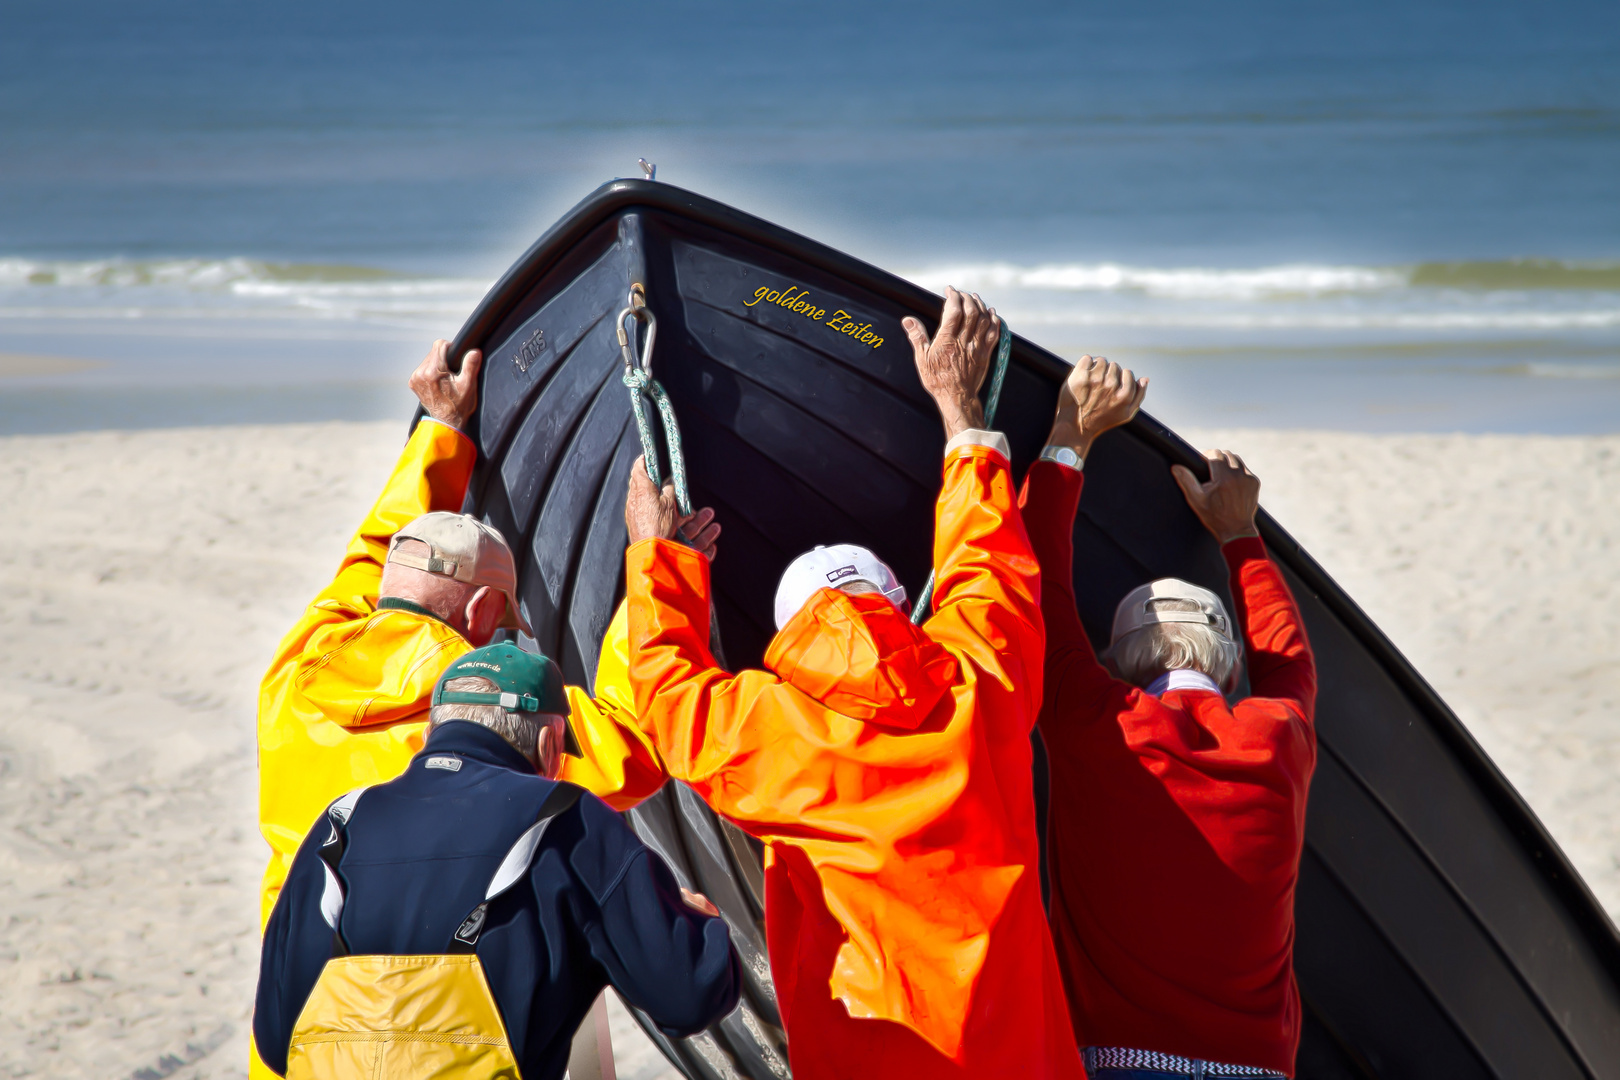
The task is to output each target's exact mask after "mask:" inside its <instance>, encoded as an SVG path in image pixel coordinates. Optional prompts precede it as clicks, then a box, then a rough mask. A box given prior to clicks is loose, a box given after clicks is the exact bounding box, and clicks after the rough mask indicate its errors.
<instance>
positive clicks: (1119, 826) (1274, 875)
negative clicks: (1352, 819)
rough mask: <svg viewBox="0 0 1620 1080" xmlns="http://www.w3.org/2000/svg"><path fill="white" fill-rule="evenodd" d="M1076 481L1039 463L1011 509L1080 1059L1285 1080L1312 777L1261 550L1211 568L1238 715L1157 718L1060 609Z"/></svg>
mask: <svg viewBox="0 0 1620 1080" xmlns="http://www.w3.org/2000/svg"><path fill="white" fill-rule="evenodd" d="M1082 483H1083V477H1082V476H1081V474H1080V473H1078V472H1076V471H1074V470H1073V469H1068V468H1065V467H1063V466H1061V465H1056V464H1053V463H1051V462H1044V461H1043V462H1038V463H1036V464H1035V465H1034V466H1033V467H1031V469H1030V470H1029V476H1028V478H1027V479H1026V481H1025V484H1024V492H1023V496H1022V499H1021V503H1022V505H1023V508H1024V524H1025V527H1026V528H1027V529H1028V531H1029V537H1030V540H1031V542H1032V543H1033V545H1034V548H1035V553H1036V556H1037V558H1038V559H1039V560H1040V564H1041V609H1042V615H1043V616H1044V617H1045V620H1046V690H1045V702H1044V706H1043V708H1042V711H1041V719H1040V730H1041V735H1042V737H1043V738H1044V739H1045V741H1046V749H1047V755H1048V758H1049V760H1050V762H1051V772H1052V785H1051V792H1052V794H1051V803H1050V809H1049V811H1048V818H1047V833H1046V835H1047V842H1048V856H1047V857H1048V868H1049V871H1050V876H1051V923H1052V936H1053V938H1054V940H1055V942H1056V945H1057V952H1058V962H1059V964H1060V965H1061V967H1062V969H1063V979H1064V986H1065V989H1066V990H1067V992H1068V998H1069V1010H1070V1012H1071V1014H1072V1016H1073V1019H1074V1031H1075V1037H1076V1038H1077V1040H1078V1041H1079V1043H1080V1045H1081V1046H1124V1047H1132V1048H1135V1049H1139V1050H1158V1051H1161V1052H1165V1053H1172V1054H1182V1055H1185V1056H1187V1057H1193V1058H1202V1059H1205V1060H1208V1061H1218V1062H1224V1063H1227V1064H1235V1065H1249V1066H1260V1067H1263V1068H1268V1069H1275V1070H1277V1071H1279V1072H1284V1073H1287V1074H1289V1075H1292V1074H1293V1071H1294V1053H1295V1051H1296V1050H1297V1049H1298V1046H1299V1028H1300V1006H1299V991H1298V988H1297V987H1296V985H1295V983H1294V970H1293V951H1294V885H1295V882H1296V880H1297V879H1298V876H1299V856H1300V849H1301V846H1302V845H1303V844H1304V840H1305V796H1306V789H1307V788H1308V787H1309V784H1310V778H1311V770H1312V769H1313V768H1314V766H1315V763H1316V736H1315V731H1314V729H1313V727H1312V717H1313V714H1314V710H1315V704H1316V668H1315V664H1314V662H1313V660H1312V658H1311V650H1310V644H1309V642H1307V641H1306V639H1305V628H1304V625H1303V623H1302V622H1301V621H1300V616H1299V609H1298V608H1297V607H1296V606H1295V604H1294V598H1293V596H1292V594H1291V593H1289V591H1288V586H1287V585H1286V584H1285V583H1284V581H1283V577H1282V574H1281V572H1280V571H1279V570H1278V569H1277V567H1276V566H1275V565H1274V564H1273V563H1272V562H1271V560H1270V559H1269V558H1267V556H1266V550H1265V545H1264V544H1263V543H1261V542H1260V541H1259V540H1258V539H1240V540H1234V541H1232V542H1231V543H1229V544H1227V545H1225V546H1224V547H1223V548H1222V549H1221V552H1222V554H1223V555H1224V556H1225V557H1226V562H1227V565H1228V566H1229V567H1230V568H1231V575H1232V577H1231V585H1232V598H1233V600H1234V601H1235V602H1236V604H1237V611H1236V612H1235V616H1236V621H1237V624H1238V625H1239V626H1241V627H1242V628H1243V632H1244V639H1245V644H1246V645H1247V647H1248V649H1247V651H1248V669H1249V683H1250V686H1251V688H1252V689H1253V691H1254V695H1255V696H1254V697H1250V698H1246V699H1244V700H1243V701H1241V702H1239V703H1238V704H1237V705H1235V706H1228V705H1227V703H1226V701H1225V700H1224V699H1223V698H1222V697H1221V696H1220V695H1219V694H1216V693H1213V692H1210V691H1205V690H1171V691H1169V692H1167V693H1166V694H1165V695H1164V696H1163V697H1162V698H1156V697H1154V696H1152V695H1151V694H1148V693H1147V692H1145V691H1143V690H1139V689H1137V688H1136V687H1134V686H1131V685H1130V684H1128V683H1125V682H1122V681H1120V680H1118V679H1116V678H1113V677H1112V676H1111V675H1109V673H1108V671H1107V670H1106V669H1105V668H1104V667H1103V666H1102V665H1101V664H1100V663H1098V661H1097V658H1096V654H1095V653H1094V652H1093V651H1092V648H1091V642H1090V641H1089V640H1088V639H1087V637H1086V632H1085V629H1084V628H1083V627H1082V626H1081V624H1080V617H1079V614H1078V612H1077V611H1076V608H1075V601H1074V585H1073V581H1072V573H1071V568H1072V567H1073V564H1074V548H1073V539H1072V536H1073V531H1074V515H1075V511H1076V509H1077V508H1078V506H1079V502H1080V489H1081V486H1082Z"/></svg>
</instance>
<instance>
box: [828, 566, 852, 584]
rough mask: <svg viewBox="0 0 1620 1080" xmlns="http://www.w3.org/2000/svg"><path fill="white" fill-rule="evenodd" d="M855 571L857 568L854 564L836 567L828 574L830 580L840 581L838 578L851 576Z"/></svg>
mask: <svg viewBox="0 0 1620 1080" xmlns="http://www.w3.org/2000/svg"><path fill="white" fill-rule="evenodd" d="M855 572H856V571H855V568H854V567H853V566H840V567H839V568H838V569H836V570H834V571H831V572H830V573H829V574H828V575H827V580H828V581H838V580H840V579H842V578H847V577H850V576H851V575H853V574H854V573H855Z"/></svg>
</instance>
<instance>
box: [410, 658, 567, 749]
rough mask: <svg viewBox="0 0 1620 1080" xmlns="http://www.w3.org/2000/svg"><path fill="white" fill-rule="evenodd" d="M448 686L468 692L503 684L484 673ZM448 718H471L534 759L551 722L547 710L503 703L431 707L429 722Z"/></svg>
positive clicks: (496, 689) (494, 688)
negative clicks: (513, 707)
mask: <svg viewBox="0 0 1620 1080" xmlns="http://www.w3.org/2000/svg"><path fill="white" fill-rule="evenodd" d="M444 688H445V689H446V690H454V691H458V692H462V693H468V694H498V693H500V692H501V688H500V687H499V686H498V685H496V683H495V681H494V680H493V679H486V678H484V677H483V676H482V675H463V676H462V677H461V678H459V679H451V680H450V681H449V682H447V683H445V684H444ZM446 720H470V721H471V722H473V723H475V724H482V725H483V726H484V727H487V728H489V730H491V731H493V732H494V733H495V734H497V735H499V736H500V737H501V738H503V739H505V740H506V741H507V742H509V743H511V744H512V746H513V747H514V748H516V750H517V752H518V753H520V754H522V755H523V756H524V757H526V758H528V759H529V761H530V762H531V763H532V762H533V761H534V760H535V754H536V753H537V752H538V751H537V748H538V746H539V743H540V732H541V730H543V729H544V728H545V726H546V725H547V724H549V723H550V722H551V717H550V716H549V715H546V714H544V713H525V712H507V711H506V710H505V709H503V708H501V707H500V706H499V705H461V704H453V705H435V706H433V707H432V708H431V709H429V710H428V723H429V724H431V725H432V726H433V727H438V726H439V725H440V724H442V723H444V722H445V721H446Z"/></svg>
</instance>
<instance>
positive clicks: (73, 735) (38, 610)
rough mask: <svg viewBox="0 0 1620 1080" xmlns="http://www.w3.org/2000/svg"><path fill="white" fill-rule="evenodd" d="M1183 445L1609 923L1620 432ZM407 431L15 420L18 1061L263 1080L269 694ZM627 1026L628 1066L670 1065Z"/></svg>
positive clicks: (12, 637)
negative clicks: (1353, 622)
mask: <svg viewBox="0 0 1620 1080" xmlns="http://www.w3.org/2000/svg"><path fill="white" fill-rule="evenodd" d="M1186 434H1187V435H1188V436H1189V437H1190V438H1192V439H1193V441H1194V442H1195V443H1196V444H1198V445H1211V444H1218V445H1222V446H1226V447H1228V448H1231V449H1234V450H1236V451H1238V452H1239V453H1241V454H1243V455H1245V457H1246V458H1247V459H1248V460H1249V462H1250V463H1251V464H1252V465H1253V466H1254V468H1255V470H1256V471H1257V472H1258V473H1259V474H1260V475H1261V476H1262V478H1263V479H1264V481H1265V484H1266V487H1265V492H1264V502H1265V503H1266V505H1267V506H1268V508H1269V509H1270V510H1271V511H1272V512H1273V513H1274V514H1275V515H1276V516H1277V517H1278V518H1279V520H1281V521H1282V522H1283V524H1284V525H1285V526H1286V527H1287V528H1289V529H1290V530H1291V531H1292V532H1293V533H1294V534H1295V535H1296V536H1297V537H1298V538H1299V539H1300V540H1301V541H1302V542H1303V543H1304V544H1305V546H1306V547H1307V548H1308V549H1309V550H1310V551H1311V552H1312V553H1313V554H1314V555H1315V556H1316V557H1317V558H1318V559H1319V560H1320V561H1321V562H1322V563H1323V565H1324V566H1326V567H1327V569H1328V570H1329V571H1330V572H1331V573H1332V574H1333V575H1334V576H1335V577H1336V578H1337V579H1338V580H1339V581H1340V582H1341V583H1342V584H1343V585H1344V586H1345V587H1346V588H1347V589H1348V591H1349V592H1350V594H1351V595H1352V596H1354V597H1355V598H1356V599H1357V600H1358V601H1359V602H1360V603H1361V605H1362V606H1363V607H1364V608H1365V609H1366V610H1367V611H1368V612H1369V613H1370V614H1371V615H1372V617H1373V618H1374V619H1375V620H1377V621H1378V622H1379V623H1380V624H1381V625H1382V626H1383V627H1384V629H1385V630H1386V632H1388V633H1389V635H1390V636H1391V637H1392V638H1393V639H1394V641H1395V642H1396V644H1397V645H1399V646H1400V648H1401V649H1402V650H1404V651H1405V653H1406V654H1407V655H1408V656H1409V657H1410V658H1411V659H1412V660H1413V662H1414V663H1415V664H1416V665H1417V667H1418V669H1419V670H1420V671H1422V672H1423V673H1424V674H1425V676H1426V677H1427V678H1428V679H1429V680H1430V681H1431V682H1432V683H1433V684H1434V685H1435V687H1436V688H1437V689H1438V690H1439V691H1440V693H1441V694H1442V695H1443V696H1444V697H1445V698H1446V699H1447V700H1448V701H1449V702H1450V703H1451V705H1452V707H1453V708H1454V709H1455V710H1456V711H1457V713H1458V714H1459V715H1460V716H1461V717H1462V719H1463V720H1464V722H1465V723H1467V725H1468V726H1469V728H1470V729H1471V730H1472V731H1473V732H1474V734H1475V735H1476V737H1477V738H1478V739H1479V740H1480V742H1481V743H1482V744H1483V745H1484V746H1485V748H1486V749H1487V751H1489V753H1490V754H1491V755H1492V756H1493V757H1494V758H1495V760H1496V762H1497V763H1498V765H1499V766H1500V767H1501V768H1502V770H1503V771H1504V772H1505V773H1506V774H1507V776H1508V777H1509V779H1510V780H1512V782H1513V783H1514V784H1515V785H1516V786H1517V787H1518V788H1519V790H1520V791H1521V792H1522V793H1523V794H1524V795H1525V797H1526V798H1527V799H1528V800H1529V802H1530V804H1531V805H1532V806H1533V807H1534V808H1535V810H1536V812H1537V813H1538V814H1539V815H1540V816H1541V818H1542V820H1543V821H1545V822H1546V823H1547V825H1548V827H1549V828H1550V829H1551V830H1552V832H1553V834H1554V836H1556V837H1557V838H1558V840H1559V842H1560V843H1561V844H1562V845H1563V847H1564V849H1565V851H1566V852H1568V854H1569V855H1570V857H1571V859H1573V861H1574V862H1575V864H1576V866H1577V867H1578V868H1579V869H1580V870H1581V871H1582V873H1583V874H1584V875H1585V876H1586V879H1587V881H1588V882H1589V883H1590V885H1591V887H1592V889H1593V890H1594V892H1595V893H1596V894H1597V895H1598V897H1599V899H1600V900H1601V901H1602V903H1603V904H1604V905H1605V906H1606V907H1607V908H1608V910H1609V911H1610V913H1611V915H1614V914H1616V913H1620V797H1616V795H1615V794H1614V790H1613V785H1614V779H1615V771H1616V765H1617V762H1620V618H1617V617H1616V615H1615V611H1616V605H1617V604H1620V587H1617V580H1620V575H1617V573H1616V571H1615V565H1616V559H1617V558H1620V497H1617V496H1620V437H1614V436H1610V437H1591V438H1554V437H1538V436H1523V437H1519V436H1513V437H1507V436H1431V435H1377V436H1374V435H1348V434H1336V433H1324V432H1283V431H1221V432H1207V431H1197V432H1187V433H1186ZM403 436H404V428H403V425H402V424H399V423H393V422H390V423H381V424H361V423H334V424H324V425H284V426H263V427H222V428H196V429H182V430H152V431H143V432H133V433H124V432H98V433H91V434H79V435H64V436H18V437H11V438H5V439H0V504H3V505H5V506H6V507H7V508H8V514H7V519H8V520H9V521H11V522H13V523H14V529H13V532H12V534H11V537H12V539H11V547H10V550H8V552H7V553H6V557H5V558H4V559H3V560H0V588H3V590H4V593H3V595H4V597H5V599H4V602H3V603H0V818H3V819H4V821H5V822H6V824H7V828H6V829H5V831H4V833H3V836H0V912H3V913H4V915H5V920H4V926H3V930H0V1073H3V1074H4V1075H6V1076H10V1077H22V1076H34V1075H39V1076H51V1077H58V1078H63V1080H68V1078H77V1077H96V1078H98V1080H108V1078H112V1080H122V1078H126V1077H129V1078H137V1080H158V1078H161V1077H168V1076H176V1077H187V1078H189V1077H198V1078H205V1077H224V1076H236V1075H239V1074H242V1073H244V1072H245V1067H244V1062H245V1047H246V1037H247V1029H248V1020H249V1015H250V1011H251V992H252V986H253V980H254V975H255V970H254V969H255V964H256V959H257V952H258V939H257V927H256V924H255V914H256V885H257V881H258V876H259V873H260V870H261V869H262V865H263V860H264V855H265V849H264V846H263V844H262V842H261V841H260V839H259V837H258V835H257V833H256V831H255V817H254V799H255V785H256V775H255V768H254V749H253V722H254V709H255V692H256V687H257V682H258V679H259V676H260V674H261V672H262V669H263V666H264V664H265V663H266V662H267V660H268V657H269V655H270V651H271V649H272V648H273V646H274V644H275V642H276V640H277V639H278V638H279V636H280V635H281V634H282V632H283V631H284V630H285V629H286V628H287V627H288V626H289V625H290V624H291V622H292V620H293V619H294V618H295V617H296V615H297V613H298V611H299V610H300V609H301V608H302V606H303V604H304V603H305V602H306V600H307V599H308V598H309V596H310V595H311V594H312V593H313V592H314V591H315V590H316V589H317V588H319V587H320V585H322V584H323V583H324V582H325V580H326V579H327V578H328V576H329V575H330V574H331V572H332V571H333V569H334V568H335V566H336V562H337V559H338V556H339V553H340V551H341V549H342V546H343V544H344V542H345V540H346V539H347V536H348V534H349V532H350V530H352V528H353V527H354V525H355V524H356V522H357V521H358V519H359V516H360V514H361V513H362V512H363V510H364V508H365V506H366V505H367V504H368V503H369V501H370V500H371V499H372V498H374V497H375V495H376V492H377V491H378V489H379V487H380V485H381V482H382V480H383V477H384V476H385V475H386V473H387V471H388V469H389V467H390V465H391V464H392V462H393V459H394V456H395V454H396V452H397V451H398V448H399V446H400V444H401V440H402V439H403ZM615 1027H616V1031H615V1036H616V1045H617V1046H618V1047H619V1051H620V1057H619V1060H620V1065H619V1070H620V1071H619V1075H620V1076H621V1077H628V1078H631V1080H651V1078H653V1077H655V1076H659V1075H663V1074H666V1072H667V1070H666V1068H665V1067H664V1066H663V1064H662V1061H661V1059H659V1058H658V1057H657V1055H656V1054H655V1053H654V1052H653V1051H652V1049H651V1047H650V1045H648V1044H647V1043H646V1042H645V1040H640V1039H636V1038H631V1037H630V1036H629V1035H628V1030H629V1029H628V1026H627V1018H626V1017H625V1016H624V1015H623V1014H622V1012H620V1013H618V1014H617V1018H616V1024H615ZM668 1075H673V1073H668Z"/></svg>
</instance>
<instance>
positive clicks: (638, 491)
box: [624, 457, 720, 562]
mask: <svg viewBox="0 0 1620 1080" xmlns="http://www.w3.org/2000/svg"><path fill="white" fill-rule="evenodd" d="M624 526H625V528H626V529H627V530H629V532H630V542H631V543H632V544H635V543H639V542H640V541H642V540H653V539H659V540H673V539H675V534H676V532H677V531H678V532H679V533H680V534H681V537H682V539H684V540H685V541H686V542H687V543H688V544H690V545H692V547H693V548H695V549H696V550H697V552H698V554H700V555H702V556H703V557H704V558H706V559H708V560H709V561H710V562H713V561H714V556H715V553H716V551H717V548H716V545H715V541H717V540H719V539H720V525H719V523H718V522H716V521H715V520H714V511H713V510H712V509H710V508H709V507H707V506H705V507H703V508H702V509H700V510H697V511H695V512H693V513H691V514H688V515H687V516H686V517H682V516H681V514H680V510H679V508H678V507H677V506H676V504H675V485H674V484H673V483H669V482H667V481H666V482H665V484H664V487H663V489H662V490H659V488H658V487H657V485H655V484H654V483H653V482H652V478H651V477H650V476H648V475H647V462H646V459H645V458H639V457H638V458H636V463H635V464H634V465H632V466H631V467H630V493H629V495H628V496H627V497H626V498H625V500H624Z"/></svg>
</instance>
